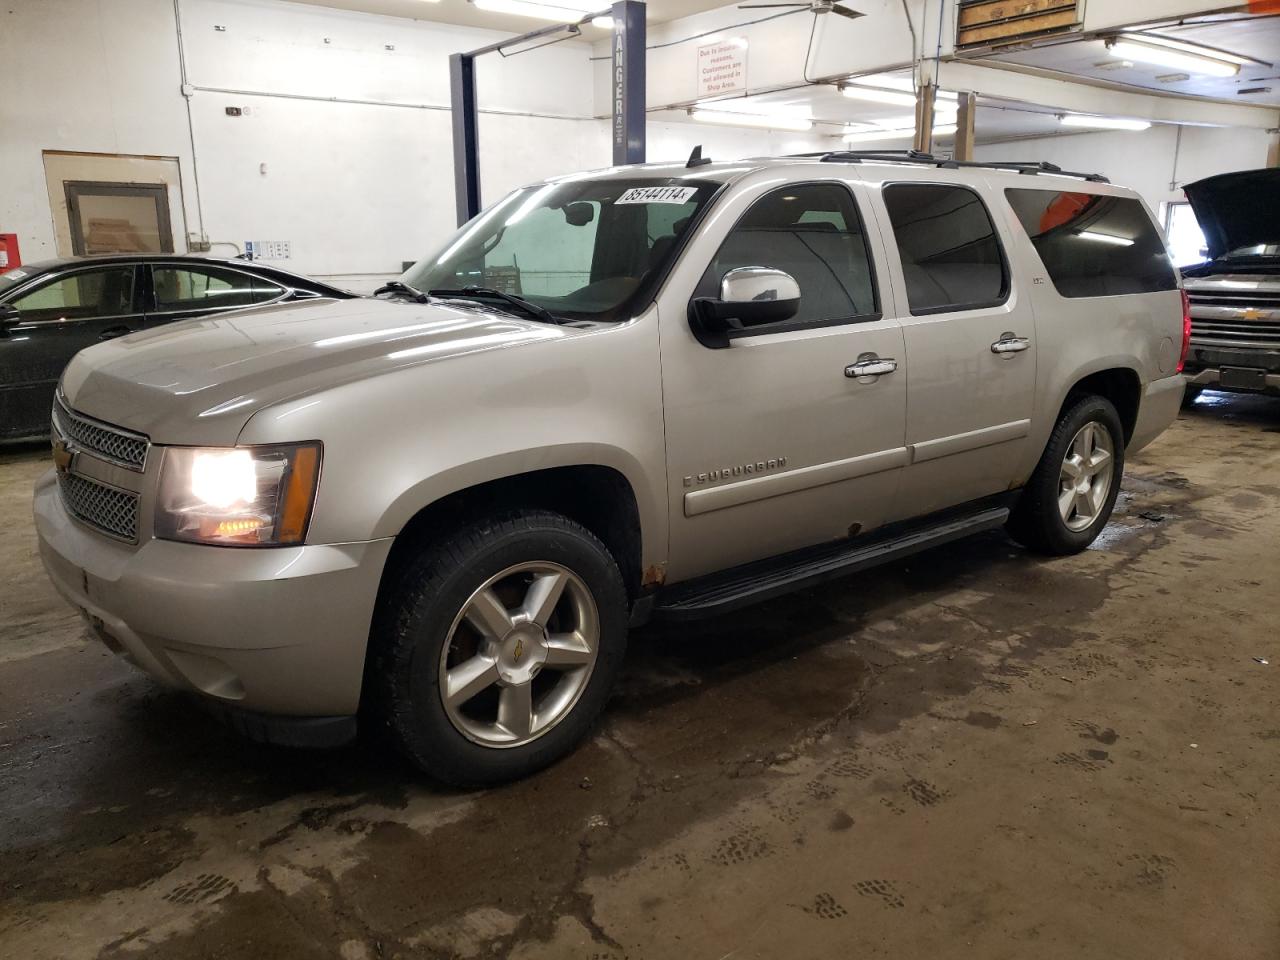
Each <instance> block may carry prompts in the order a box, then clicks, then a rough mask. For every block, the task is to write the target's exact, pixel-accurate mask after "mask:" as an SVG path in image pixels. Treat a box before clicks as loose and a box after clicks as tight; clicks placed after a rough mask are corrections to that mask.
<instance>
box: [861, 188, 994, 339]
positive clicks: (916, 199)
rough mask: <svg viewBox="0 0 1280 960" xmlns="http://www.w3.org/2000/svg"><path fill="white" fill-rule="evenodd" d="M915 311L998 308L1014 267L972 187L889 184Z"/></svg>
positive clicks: (891, 209) (886, 196)
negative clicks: (1007, 258) (1005, 258)
mask: <svg viewBox="0 0 1280 960" xmlns="http://www.w3.org/2000/svg"><path fill="white" fill-rule="evenodd" d="M884 205H885V207H886V208H888V211H889V222H890V223H891V224H892V225H893V235H894V239H895V240H896V241H897V244H898V253H899V255H900V256H901V257H902V273H903V276H904V278H905V279H906V282H907V303H908V305H909V306H910V308H911V313H912V314H913V315H920V314H926V313H943V312H947V311H952V310H975V309H979V308H982V307H993V306H996V305H997V304H1000V303H1002V302H1003V301H1004V299H1005V297H1006V296H1008V293H1009V271H1008V268H1007V267H1006V266H1005V260H1004V253H1003V251H1002V250H1001V249H1000V241H999V239H997V237H996V229H995V226H994V225H993V224H992V222H991V215H990V214H989V213H988V212H987V208H986V205H985V204H984V203H983V202H982V199H981V198H980V197H979V196H978V195H977V194H976V193H974V192H973V191H972V190H970V189H968V188H967V187H957V186H952V185H951V184H943V183H892V184H889V185H888V186H886V187H885V188H884Z"/></svg>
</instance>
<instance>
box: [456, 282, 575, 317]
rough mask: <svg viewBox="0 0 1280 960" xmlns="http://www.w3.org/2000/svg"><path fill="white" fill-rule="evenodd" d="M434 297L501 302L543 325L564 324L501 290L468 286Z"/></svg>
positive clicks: (544, 309) (523, 300)
mask: <svg viewBox="0 0 1280 960" xmlns="http://www.w3.org/2000/svg"><path fill="white" fill-rule="evenodd" d="M430 293H431V296H433V297H452V298H454V299H455V300H468V299H470V300H479V299H483V300H500V301H502V302H503V303H505V304H507V305H508V306H511V307H515V308H516V309H517V310H519V311H521V312H522V313H525V314H528V315H529V316H531V317H533V318H535V319H537V320H541V321H542V322H543V323H556V324H560V323H564V321H563V320H562V319H560V318H559V317H557V316H556V315H555V314H554V313H552V312H551V311H550V310H548V309H547V308H546V307H540V306H538V305H537V304H536V303H533V302H532V301H530V300H526V299H525V298H524V297H517V296H516V295H515V294H514V293H503V292H502V291H501V290H495V289H493V287H477V286H466V287H463V288H462V289H461V290H444V289H441V290H432V291H430Z"/></svg>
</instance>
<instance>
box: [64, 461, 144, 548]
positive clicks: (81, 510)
mask: <svg viewBox="0 0 1280 960" xmlns="http://www.w3.org/2000/svg"><path fill="white" fill-rule="evenodd" d="M58 489H59V490H60V491H61V492H62V502H63V503H64V504H66V507H67V510H69V511H70V512H71V514H72V516H74V517H75V518H76V519H78V520H80V521H81V522H83V523H87V524H88V525H89V526H91V527H94V528H95V529H97V530H101V531H102V532H103V533H105V534H107V535H109V536H112V537H115V538H116V539H118V540H126V541H128V542H129V543H137V542H138V495H137V494H136V493H131V492H130V491H128V490H120V489H119V488H117V487H112V486H110V485H108V484H105V483H99V482H98V481H97V480H90V479H89V478H88V477H82V476H80V475H79V474H77V473H67V472H66V471H63V470H59V471H58Z"/></svg>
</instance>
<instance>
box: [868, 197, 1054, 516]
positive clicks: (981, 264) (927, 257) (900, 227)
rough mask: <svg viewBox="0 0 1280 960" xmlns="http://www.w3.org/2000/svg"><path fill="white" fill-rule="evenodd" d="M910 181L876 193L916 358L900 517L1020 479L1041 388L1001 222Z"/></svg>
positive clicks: (967, 202) (1028, 316) (973, 201)
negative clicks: (908, 455) (898, 268)
mask: <svg viewBox="0 0 1280 960" xmlns="http://www.w3.org/2000/svg"><path fill="white" fill-rule="evenodd" d="M927 175H928V174H925V176H927ZM916 176H918V175H913V177H912V179H911V181H909V182H902V181H899V182H889V183H885V184H882V185H881V188H880V202H881V204H882V207H881V208H880V209H882V210H884V211H885V214H886V216H885V220H886V221H887V225H888V229H889V230H890V231H891V233H892V240H891V241H889V242H890V243H891V244H892V246H893V247H894V248H896V251H897V253H898V256H899V260H900V263H901V271H902V272H901V278H902V280H901V282H902V283H903V286H904V289H903V291H902V294H901V296H900V297H899V303H900V305H901V306H903V307H905V309H902V310H900V314H899V319H900V320H901V323H902V331H903V336H904V338H905V340H906V352H907V358H908V359H909V361H910V363H911V377H910V382H909V384H908V387H907V429H906V444H907V447H908V449H909V450H910V451H911V465H910V466H909V467H908V468H907V469H906V471H905V473H904V475H903V478H902V488H901V492H900V496H899V499H898V505H897V507H896V510H895V514H896V516H897V517H898V518H905V517H913V516H919V515H921V514H925V513H929V512H931V511H934V510H939V509H943V508H945V507H949V506H953V505H956V504H960V503H964V502H966V501H970V500H975V499H978V498H980V497H985V496H988V495H991V494H995V493H1000V492H1002V491H1004V490H1007V489H1008V488H1009V487H1010V485H1011V484H1013V483H1015V482H1017V481H1020V480H1025V479H1026V478H1025V476H1022V475H1021V471H1022V470H1023V469H1024V465H1025V464H1026V463H1027V460H1028V453H1029V451H1028V444H1029V443H1030V439H1029V437H1030V432H1031V414H1032V405H1033V403H1034V400H1035V382H1036V337H1035V322H1034V316H1033V314H1032V309H1031V302H1030V298H1029V297H1028V296H1027V293H1026V291H1023V290H1020V289H1018V287H1017V285H1016V284H1015V283H1014V282H1013V279H1012V276H1013V271H1011V270H1010V267H1009V257H1008V256H1007V254H1006V251H1007V250H1009V249H1010V238H1009V237H1008V236H1007V235H1002V234H1001V232H1000V231H999V230H998V229H997V228H996V226H995V221H996V220H999V222H1001V223H1004V222H1005V221H1004V219H1003V218H993V217H992V215H991V212H990V210H989V209H988V205H987V202H986V200H984V198H983V196H982V195H981V194H980V193H979V192H978V191H977V190H975V189H974V188H971V187H969V186H962V185H959V184H956V183H947V182H942V181H935V182H922V181H921V180H917V179H916ZM1031 462H1034V458H1031Z"/></svg>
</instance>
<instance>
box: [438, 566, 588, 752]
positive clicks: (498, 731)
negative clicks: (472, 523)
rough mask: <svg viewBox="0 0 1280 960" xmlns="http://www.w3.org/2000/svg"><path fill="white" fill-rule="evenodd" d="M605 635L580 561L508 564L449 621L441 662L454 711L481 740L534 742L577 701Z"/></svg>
mask: <svg viewBox="0 0 1280 960" xmlns="http://www.w3.org/2000/svg"><path fill="white" fill-rule="evenodd" d="M599 645H600V616H599V611H598V610H597V608H596V603H595V600H594V599H593V598H592V596H591V592H590V591H589V590H588V589H587V586H586V584H585V583H583V582H582V580H581V579H580V578H579V577H578V576H577V575H576V574H575V573H573V571H571V570H569V569H568V568H567V567H564V566H561V565H560V564H558V563H553V562H551V561H546V560H539V561H533V562H530V563H521V564H517V565H516V566H513V567H508V568H507V569H506V570H503V571H502V572H501V573H498V574H496V575H495V576H493V577H490V578H489V579H488V580H487V581H485V583H484V584H482V585H481V586H480V587H479V589H477V590H476V591H475V592H474V593H473V594H472V595H471V596H470V598H468V600H467V602H466V603H465V604H463V606H462V609H461V611H459V613H458V615H457V617H455V618H454V621H453V625H452V626H451V627H450V630H449V637H448V640H447V642H446V643H445V645H444V649H443V651H442V652H441V662H440V698H441V701H442V702H443V704H444V709H445V713H446V715H447V716H448V717H449V721H450V722H451V723H452V724H453V726H454V728H455V729H457V730H458V732H459V733H461V734H462V735H463V736H465V737H467V738H468V739H469V740H472V741H474V742H475V743H478V744H480V745H482V746H486V747H499V748H506V747H519V746H523V745H524V744H526V743H530V742H532V741H533V740H536V739H537V738H538V737H540V736H542V735H543V734H545V733H546V732H547V731H548V730H550V729H551V728H552V727H554V726H555V725H556V724H557V723H559V722H560V721H561V720H562V719H564V717H566V716H567V715H568V714H569V712H570V711H571V710H572V709H573V707H574V705H575V704H576V703H577V702H578V698H579V697H581V695H582V692H583V691H584V690H585V689H586V687H587V682H588V681H589V680H590V677H591V671H592V669H593V668H594V666H595V663H596V657H597V654H598V653H599Z"/></svg>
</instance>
